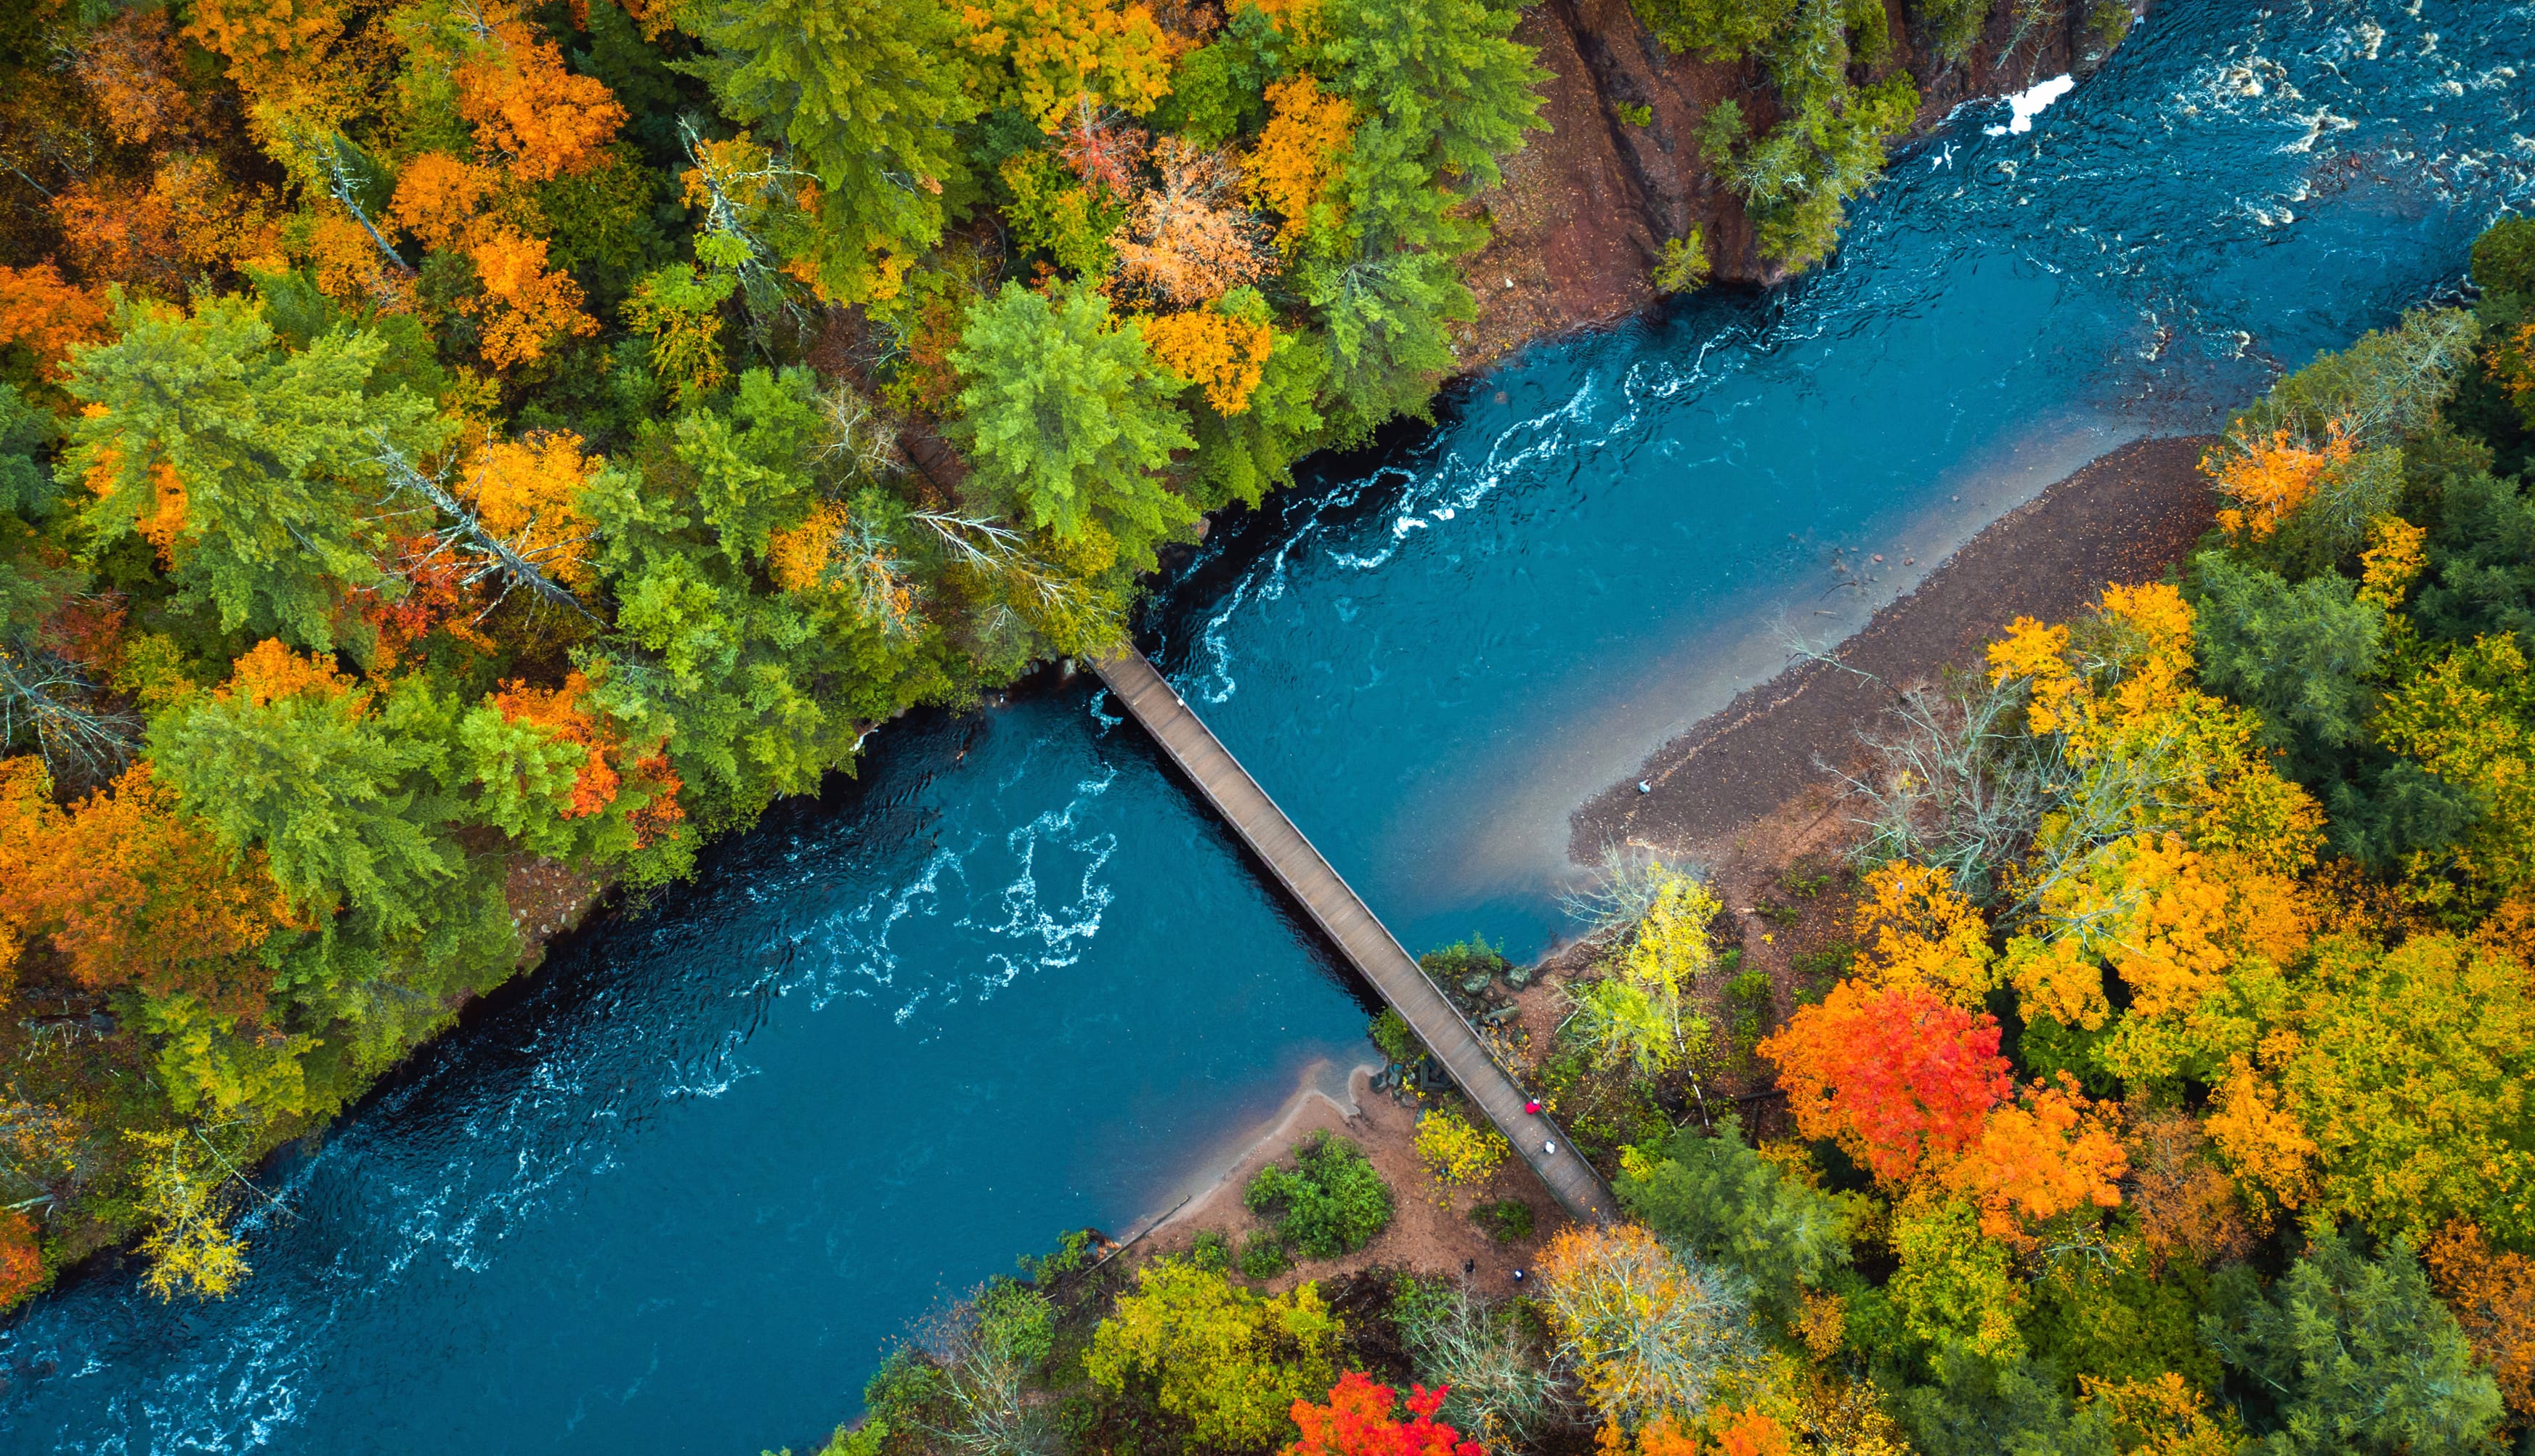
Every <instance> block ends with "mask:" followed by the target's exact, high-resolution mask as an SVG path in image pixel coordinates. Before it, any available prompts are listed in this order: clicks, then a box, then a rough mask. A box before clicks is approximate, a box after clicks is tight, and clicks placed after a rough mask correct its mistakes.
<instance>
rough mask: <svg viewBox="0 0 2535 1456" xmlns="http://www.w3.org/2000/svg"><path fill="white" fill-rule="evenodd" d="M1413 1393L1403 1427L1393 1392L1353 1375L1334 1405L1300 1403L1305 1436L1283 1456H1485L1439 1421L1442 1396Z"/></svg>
mask: <svg viewBox="0 0 2535 1456" xmlns="http://www.w3.org/2000/svg"><path fill="white" fill-rule="evenodd" d="M1413 1388H1414V1389H1415V1390H1416V1392H1417V1393H1416V1394H1414V1395H1412V1396H1410V1397H1409V1398H1408V1415H1409V1419H1408V1420H1407V1421H1405V1422H1402V1421H1400V1420H1399V1419H1398V1418H1397V1416H1396V1415H1395V1414H1394V1413H1393V1412H1394V1407H1395V1405H1396V1402H1397V1395H1396V1394H1395V1392H1393V1391H1392V1390H1391V1387H1390V1386H1388V1385H1376V1384H1374V1383H1373V1379H1372V1377H1371V1376H1369V1375H1366V1374H1365V1373H1364V1372H1363V1371H1361V1370H1349V1371H1347V1372H1346V1373H1345V1374H1343V1375H1340V1376H1338V1383H1337V1384H1336V1386H1334V1387H1333V1388H1332V1389H1331V1390H1330V1391H1329V1404H1328V1405H1326V1406H1316V1405H1313V1404H1312V1403H1311V1402H1310V1401H1307V1400H1298V1401H1296V1402H1294V1424H1295V1425H1296V1426H1300V1427H1302V1432H1303V1435H1302V1439H1300V1440H1298V1441H1296V1442H1294V1443H1293V1444H1292V1445H1290V1446H1287V1447H1286V1448H1285V1449H1284V1452H1283V1456H1485V1453H1484V1452H1483V1451H1481V1450H1480V1448H1479V1443H1478V1442H1477V1441H1465V1440H1463V1439H1461V1433H1460V1432H1459V1431H1457V1430H1454V1429H1453V1427H1451V1426H1444V1425H1441V1424H1439V1423H1438V1422H1437V1421H1436V1420H1435V1410H1436V1408H1437V1407H1439V1406H1441V1405H1443V1404H1444V1392H1443V1391H1442V1390H1429V1389H1427V1388H1426V1387H1425V1386H1423V1385H1419V1386H1415V1387H1413ZM1448 1388H1449V1387H1448Z"/></svg>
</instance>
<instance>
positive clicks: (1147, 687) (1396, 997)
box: [1092, 646, 1619, 1224]
mask: <svg viewBox="0 0 2535 1456" xmlns="http://www.w3.org/2000/svg"><path fill="white" fill-rule="evenodd" d="M1092 666H1093V670H1094V671H1096V672H1098V673H1099V674H1100V681H1102V682H1104V683H1106V684H1108V685H1109V691H1110V693H1111V694H1112V695H1113V696H1115V697H1116V698H1117V699H1118V700H1119V701H1120V702H1121V703H1123V704H1125V706H1126V708H1127V711H1128V712H1129V713H1131V714H1133V715H1134V717H1135V719H1136V721H1137V722H1139V723H1141V724H1143V725H1144V731H1145V732H1147V733H1149V734H1151V735H1152V736H1153V741H1154V742H1156V743H1158V744H1160V745H1161V747H1162V752H1163V753H1165V754H1168V755H1169V756H1170V758H1171V761H1172V762H1174V763H1176V764H1178V765H1179V768H1180V771H1181V772H1182V773H1185V774H1186V775H1188V777H1189V780H1190V781H1191V782H1192V783H1195V784H1196V785H1197V788H1198V792H1199V793H1201V794H1204V795H1205V796H1206V802H1207V803H1209V804H1212V805H1213V806H1214V809H1215V812H1216V813H1217V814H1220V815H1222V816H1223V819H1224V821H1225V822H1227V823H1229V824H1231V825H1232V828H1233V831H1234V832H1235V833H1237V834H1239V835H1240V836H1241V839H1242V842H1243V843H1245V844H1247V845H1249V846H1250V850H1251V852H1252V853H1253V854H1256V855H1257V856H1258V857H1259V858H1260V860H1261V861H1262V862H1263V863H1265V864H1266V865H1267V866H1268V871H1269V873H1271V874H1273V875H1274V876H1275V877H1276V880H1277V882H1278V883H1280V884H1282V885H1284V886H1285V891H1286V893H1288V894H1290V895H1292V896H1293V897H1294V899H1295V901H1296V902H1297V903H1299V904H1300V905H1301V906H1302V907H1303V910H1304V912H1305V913H1307V914H1309V915H1310V916H1311V917H1312V921H1313V923H1314V924H1316V925H1318V926H1319V927H1320V928H1321V932H1322V934H1324V935H1326V936H1328V937H1329V941H1330V943H1332V944H1334V945H1335V946H1336V947H1337V948H1338V951H1339V953H1341V954H1343V955H1344V956H1345V957H1346V958H1347V962H1348V964H1350V965H1352V966H1354V967H1355V969H1356V972H1357V974H1359V975H1361V976H1363V977H1364V979H1365V980H1367V981H1369V982H1371V983H1372V984H1373V989H1374V990H1376V991H1378V992H1380V993H1382V999H1383V1000H1384V1001H1389V1002H1390V1003H1391V1008H1392V1009H1393V1010H1396V1011H1397V1012H1399V1014H1400V1015H1401V1016H1402V1017H1404V1018H1406V1020H1407V1022H1408V1025H1409V1027H1410V1029H1411V1030H1413V1031H1415V1032H1416V1033H1417V1038H1418V1040H1419V1041H1422V1042H1424V1043H1425V1044H1426V1049H1427V1050H1428V1051H1430V1052H1432V1053H1434V1054H1435V1060H1436V1061H1437V1062H1442V1063H1443V1066H1444V1072H1445V1074H1446V1075H1447V1076H1450V1077H1451V1078H1452V1079H1453V1084H1454V1085H1455V1086H1457V1087H1459V1088H1460V1089H1461V1091H1462V1093H1463V1094H1464V1095H1466V1096H1467V1097H1468V1098H1469V1099H1470V1102H1471V1104H1472V1105H1473V1106H1475V1107H1477V1108H1478V1109H1479V1111H1481V1112H1483V1113H1485V1114H1487V1116H1488V1120H1489V1121H1490V1122H1494V1123H1496V1124H1497V1127H1498V1129H1499V1130H1501V1131H1503V1132H1504V1133H1505V1135H1506V1138H1507V1140H1508V1141H1510V1142H1512V1143H1513V1144H1514V1146H1515V1151H1516V1152H1518V1153H1520V1154H1522V1157H1523V1161H1525V1162H1527V1163H1529V1164H1530V1165H1531V1167H1532V1171H1533V1172H1535V1173H1538V1174H1539V1175H1540V1181H1541V1182H1542V1183H1546V1184H1548V1186H1549V1191H1550V1193H1551V1194H1552V1195H1553V1196H1555V1197H1556V1198H1557V1199H1558V1201H1559V1203H1560V1204H1561V1205H1562V1206H1563V1207H1565V1208H1566V1210H1567V1211H1568V1212H1569V1213H1570V1214H1572V1215H1573V1216H1575V1217H1576V1218H1577V1219H1580V1220H1583V1221H1585V1222H1587V1223H1595V1224H1607V1223H1611V1222H1613V1221H1614V1220H1615V1219H1617V1218H1618V1216H1619V1212H1618V1205H1617V1204H1616V1203H1615V1202H1614V1201H1613V1200H1612V1197H1611V1190H1610V1189H1609V1188H1608V1187H1606V1186H1605V1185H1604V1184H1603V1183H1602V1178H1601V1175H1599V1174H1597V1173H1595V1172H1594V1171H1593V1165H1591V1164H1590V1163H1587V1162H1585V1161H1584V1159H1583V1158H1582V1157H1581V1156H1579V1155H1578V1154H1577V1151H1576V1148H1575V1145H1574V1144H1572V1143H1570V1142H1569V1141H1568V1140H1567V1133H1566V1132H1565V1131H1564V1130H1563V1129H1562V1128H1560V1127H1559V1126H1558V1125H1557V1124H1556V1123H1554V1122H1550V1120H1549V1119H1547V1118H1545V1117H1535V1116H1533V1115H1531V1114H1528V1113H1525V1112H1524V1111H1523V1110H1522V1105H1523V1101H1524V1098H1523V1094H1522V1091H1521V1089H1520V1088H1518V1087H1516V1086H1515V1081H1514V1078H1512V1077H1510V1076H1508V1075H1507V1074H1506V1070H1505V1068H1504V1067H1502V1066H1499V1065H1498V1064H1497V1060H1496V1059H1495V1058H1494V1057H1492V1056H1490V1055H1489V1053H1488V1049H1487V1048H1486V1046H1484V1045H1483V1044H1482V1043H1481V1042H1480V1041H1479V1038H1478V1035H1477V1034H1476V1033H1475V1032H1473V1031H1471V1030H1470V1024H1469V1023H1468V1022H1467V1021H1464V1020H1462V1019H1461V1013H1460V1012H1459V1011H1458V1010H1456V1009H1454V1008H1453V1003H1452V1002H1451V1001H1447V1000H1445V999H1444V994H1443V993H1442V992H1440V991H1438V990H1436V989H1435V984H1434V983H1433V982H1432V981H1429V980H1427V979H1426V973H1425V972H1424V971H1422V970H1419V969H1418V968H1417V962H1416V960H1415V958H1413V957H1412V956H1410V955H1409V953H1408V952H1407V951H1406V950H1404V949H1402V948H1401V947H1400V944H1399V941H1398V940H1397V939H1395V938H1394V937H1393V936H1392V935H1391V932H1390V931H1389V930H1387V929H1385V928H1384V926H1383V924H1382V922H1381V921H1379V920H1376V919H1374V916H1373V911H1372V910H1370V909H1368V908H1366V906H1365V903H1364V901H1363V899H1362V898H1361V897H1359V896H1358V895H1357V894H1356V892H1355V891H1354V890H1352V889H1350V888H1348V887H1347V882H1346V881H1345V880H1341V879H1339V878H1338V872H1337V871H1335V870H1333V869H1331V868H1329V861H1328V860H1325V859H1323V858H1321V852H1320V851H1319V850H1317V849H1314V848H1313V847H1312V842H1311V841H1310V840H1308V839H1306V838H1304V837H1303V833H1302V831H1301V830H1300V829H1297V828H1295V827H1294V823H1293V820H1291V819H1287V818H1285V814H1284V811H1282V810H1280V809H1278V808H1277V807H1276V804H1275V801H1273V800H1271V799H1269V798H1268V792H1267V791H1266V790H1265V789H1262V788H1260V787H1259V783H1258V781H1257V780H1256V779H1253V778H1252V777H1251V776H1250V773H1249V771H1248V770H1247V769H1245V768H1243V767H1242V766H1241V764H1240V762H1239V761H1238V760H1237V759H1235V758H1233V757H1232V755H1231V753H1230V752H1229V751H1228V750H1226V749H1225V748H1224V746H1223V745H1222V744H1221V743H1220V742H1218V741H1217V740H1216V739H1215V736H1214V734H1213V732H1212V730H1210V729H1208V728H1207V727H1206V724H1205V723H1204V722H1203V721H1202V720H1200V719H1199V717H1198V715H1197V714H1196V713H1195V712H1193V711H1191V710H1190V708H1189V705H1188V704H1187V703H1186V702H1183V701H1181V700H1180V696H1179V694H1178V693H1176V692H1174V691H1172V689H1171V685H1170V684H1168V683H1166V682H1164V681H1162V675H1161V674H1160V673H1158V672H1155V671H1154V670H1153V665H1152V664H1151V663H1150V662H1147V661H1145V660H1144V654H1143V653H1142V652H1139V651H1137V650H1136V649H1135V648H1134V647H1132V646H1130V647H1127V648H1125V649H1123V650H1122V651H1120V652H1119V654H1118V655H1116V656H1114V657H1110V658H1108V659H1107V660H1105V661H1100V662H1095V663H1094V664H1092ZM1553 1147H1554V1148H1556V1151H1555V1152H1552V1151H1550V1149H1551V1148H1553Z"/></svg>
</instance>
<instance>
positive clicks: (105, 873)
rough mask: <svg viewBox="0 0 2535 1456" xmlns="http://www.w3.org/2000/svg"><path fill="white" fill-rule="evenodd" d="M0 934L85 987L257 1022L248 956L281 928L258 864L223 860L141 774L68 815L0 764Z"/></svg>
mask: <svg viewBox="0 0 2535 1456" xmlns="http://www.w3.org/2000/svg"><path fill="white" fill-rule="evenodd" d="M0 784H5V786H6V788H5V791H0V816H5V818H6V820H7V821H6V822H0V866H5V869H6V871H7V876H6V882H4V883H0V921H5V922H6V923H8V924H11V925H13V926H14V927H15V928H16V930H17V932H18V934H19V935H21V936H40V937H43V938H45V939H47V940H50V942H51V943H52V945H53V948H54V949H56V950H58V951H59V952H61V954H62V955H63V956H65V957H66V958H67V959H68V961H69V968H70V972H71V975H72V976H73V977H74V978H75V979H77V980H78V981H80V982H81V983H82V984H84V985H88V986H92V987H95V988H98V989H108V988H113V987H120V986H136V987H138V988H140V989H141V990H142V991H143V992H145V993H147V994H148V995H151V996H155V997H168V996H177V995H190V996H193V997H196V998H198V999H199V1000H201V1001H203V1002H205V1003H206V1004H207V1005H210V1006H214V1007H216V1008H218V1010H219V1012H220V1013H221V1014H225V1015H229V1016H246V1017H250V1018H255V1017H260V1016H261V1015H262V1014H263V1012H264V1010H265V996H266V987H265V986H264V984H262V983H263V982H264V981H265V980H266V979H267V976H266V974H264V973H262V972H261V968H260V967H259V966H257V965H256V964H255V962H254V961H253V959H252V958H251V956H250V954H249V953H250V952H252V951H253V950H255V948H256V947H257V946H259V945H262V944H263V943H264V941H265V940H266V939H267V938H268V937H270V936H272V935H273V934H274V933H275V932H277V931H278V930H281V929H283V928H284V927H286V926H288V925H290V924H291V917H290V915H289V913H288V908H287V906H286V905H285V904H284V903H283V901H282V897H281V894H280V891H279V890H278V887H277V886H276V885H275V884H274V881H273V880H272V879H271V877H270V876H268V875H267V874H266V873H265V868H264V857H263V855H262V854H261V853H255V852H250V853H248V854H245V855H242V856H241V855H236V854H234V853H233V852H232V850H231V848H230V846H229V845H228V844H226V843H224V842H222V841H221V839H220V838H219V836H217V835H216V833H214V832H213V830H212V826H211V825H210V824H209V823H207V822H205V821H204V820H202V819H197V818H195V817H194V816H192V815H190V814H186V813H184V812H183V811H182V810H181V809H180V808H179V807H178V804H177V800H176V796H175V794H173V793H172V792H170V791H169V790H168V789H167V788H166V787H165V786H164V785H162V784H160V783H159V782H158V781H157V779H156V776H155V770H154V767H153V765H152V764H150V763H148V762H146V761H145V762H142V763H137V764H135V765H133V766H132V767H131V768H130V769H128V770H126V771H125V772H124V774H123V776H122V777H121V778H120V779H118V780H116V782H115V784H114V788H113V791H112V792H111V793H108V792H106V791H105V790H102V789H100V790H98V791H97V792H95V793H93V794H91V795H90V796H89V797H87V798H86V799H84V800H81V801H80V802H79V803H77V804H76V805H74V806H72V808H71V809H70V811H69V812H67V813H65V812H63V811H62V810H59V809H56V808H54V807H53V805H52V803H51V801H50V797H49V794H50V788H51V785H50V782H49V779H48V777H47V775H46V774H45V773H44V771H43V767H42V765H41V763H40V762H38V761H37V760H35V759H33V758H10V759H7V760H5V762H0Z"/></svg>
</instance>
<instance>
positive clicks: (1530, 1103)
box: [1522, 1097, 1540, 1118]
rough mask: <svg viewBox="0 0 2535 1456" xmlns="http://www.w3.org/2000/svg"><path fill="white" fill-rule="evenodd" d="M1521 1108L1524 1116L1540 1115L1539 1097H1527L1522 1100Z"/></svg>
mask: <svg viewBox="0 0 2535 1456" xmlns="http://www.w3.org/2000/svg"><path fill="white" fill-rule="evenodd" d="M1522 1110H1523V1113H1524V1114H1525V1115H1526V1116H1529V1117H1534V1118H1536V1117H1539V1116H1540V1099H1539V1098H1537V1097H1533V1098H1528V1099H1526V1100H1525V1101H1524V1102H1523V1105H1522Z"/></svg>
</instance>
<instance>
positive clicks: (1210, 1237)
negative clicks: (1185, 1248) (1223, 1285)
mask: <svg viewBox="0 0 2535 1456" xmlns="http://www.w3.org/2000/svg"><path fill="white" fill-rule="evenodd" d="M1189 1262H1190V1263H1192V1264H1195V1265H1196V1266H1198V1267H1199V1268H1201V1269H1204V1270H1205V1271H1206V1272H1207V1273H1208V1274H1220V1273H1222V1272H1223V1271H1224V1270H1226V1269H1229V1268H1231V1267H1232V1241H1231V1240H1229V1239H1227V1238H1225V1237H1224V1236H1223V1231H1222V1230H1221V1229H1201V1230H1199V1231H1198V1236H1197V1238H1196V1239H1194V1240H1192V1241H1191V1242H1190V1244H1189Z"/></svg>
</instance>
